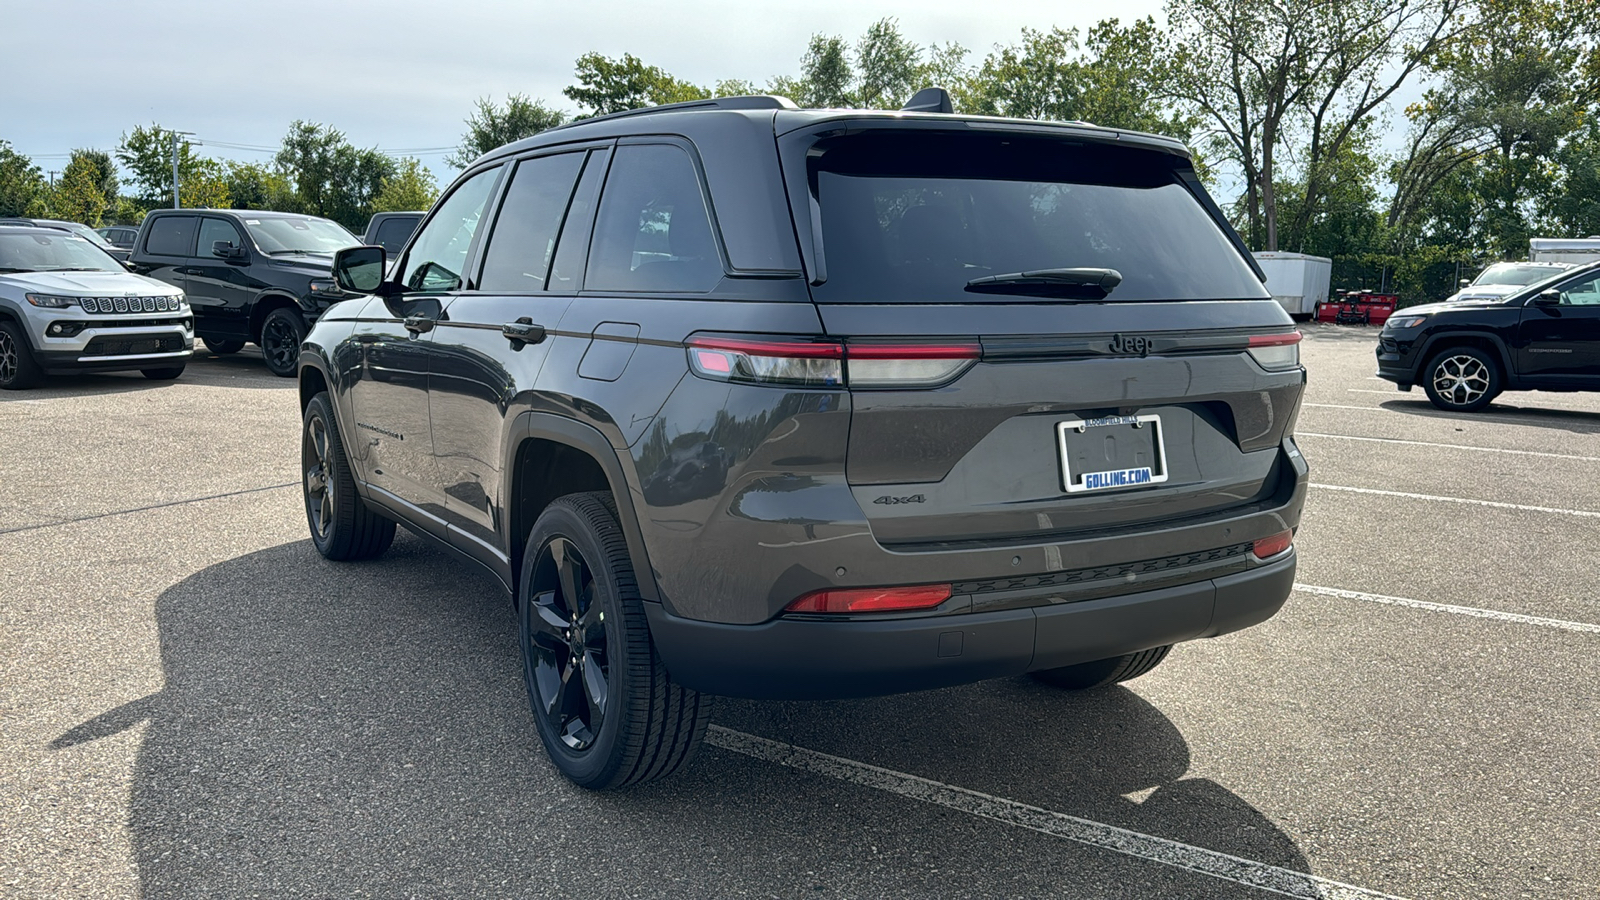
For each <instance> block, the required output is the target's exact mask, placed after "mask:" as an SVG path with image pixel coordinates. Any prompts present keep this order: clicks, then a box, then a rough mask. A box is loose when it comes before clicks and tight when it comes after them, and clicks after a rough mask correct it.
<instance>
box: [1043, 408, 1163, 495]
mask: <svg viewBox="0 0 1600 900" xmlns="http://www.w3.org/2000/svg"><path fill="white" fill-rule="evenodd" d="M1056 438H1057V443H1058V444H1059V445H1060V447H1061V481H1062V485H1063V486H1064V487H1065V488H1066V489H1067V493H1069V494H1076V493H1078V492H1079V491H1102V490H1111V489H1114V488H1131V487H1143V486H1144V485H1148V484H1160V483H1161V482H1163V481H1166V480H1167V449H1166V445H1165V443H1164V442H1163V440H1162V434H1161V417H1160V416H1107V417H1106V418H1103V419H1069V420H1068V421H1065V422H1060V423H1057V425H1056Z"/></svg>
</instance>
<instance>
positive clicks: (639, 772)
mask: <svg viewBox="0 0 1600 900" xmlns="http://www.w3.org/2000/svg"><path fill="white" fill-rule="evenodd" d="M615 510H616V508H615V507H614V506H613V505H612V500H611V496H610V495H609V494H605V493H583V494H568V495H567V496H565V497H560V498H557V499H556V500H555V501H554V502H552V503H551V504H550V505H549V506H548V507H546V508H545V510H544V512H542V513H541V514H540V515H539V519H538V521H536V522H535V523H534V525H533V530H532V532H531V533H530V534H529V535H528V542H527V545H526V546H527V550H526V552H525V554H524V556H523V560H524V562H523V566H522V572H521V576H520V579H519V588H518V597H519V598H520V603H519V608H518V616H519V625H520V627H519V631H520V635H521V642H522V662H523V678H524V680H525V681H526V683H527V687H528V703H529V705H530V706H531V707H532V709H533V718H534V724H535V726H536V727H537V728H538V731H539V739H540V741H541V742H542V743H543V744H544V748H545V753H546V754H547V755H548V756H549V757H550V761H551V762H552V763H554V764H555V766H556V768H557V769H559V770H560V771H561V774H562V775H564V776H566V777H567V778H568V779H569V780H571V781H572V782H573V783H575V784H577V785H579V786H580V787H585V788H590V789H593V790H608V789H611V788H619V787H624V786H627V785H631V784H639V783H641V782H645V781H652V780H654V779H657V778H661V777H664V776H666V775H670V774H672V773H673V772H676V771H677V770H678V769H680V768H681V767H683V766H684V765H685V764H686V763H688V762H689V760H690V759H692V758H693V757H694V753H695V751H696V750H697V749H698V748H699V746H700V743H701V740H702V739H703V738H704V737H705V732H706V726H707V725H708V724H709V723H710V721H711V698H710V697H708V696H704V695H701V694H699V693H697V692H695V691H692V690H689V689H688V688H685V687H682V686H681V685H678V684H674V683H673V682H672V680H671V679H670V678H669V677H668V675H667V670H666V667H665V666H664V665H663V664H662V662H661V658H660V656H658V655H657V654H656V650H655V645H654V644H653V643H652V642H651V639H650V623H649V621H648V620H647V619H646V618H645V612H644V606H643V601H642V600H641V599H640V597H639V589H638V584H637V582H636V581H635V579H634V574H633V563H632V560H631V557H630V556H629V554H628V544H627V541H626V539H624V538H623V536H622V528H621V526H619V525H618V524H617V516H616V511H615Z"/></svg>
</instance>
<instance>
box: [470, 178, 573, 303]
mask: <svg viewBox="0 0 1600 900" xmlns="http://www.w3.org/2000/svg"><path fill="white" fill-rule="evenodd" d="M583 156H584V155H583V154H582V153H562V154H559V155H557V156H541V157H537V158H535V159H527V160H523V161H522V162H520V163H518V164H517V169H516V171H515V172H513V173H512V176H511V184H510V185H509V186H508V187H507V188H506V192H505V198H504V199H503V200H501V201H500V211H499V212H498V213H496V214H495V221H494V230H493V231H491V232H490V233H489V237H488V249H487V250H486V251H485V252H484V257H483V274H482V276H481V277H479V279H478V287H479V289H480V290H485V291H501V292H523V291H542V290H544V281H545V275H546V274H547V273H548V272H549V271H550V257H551V256H553V255H554V254H555V248H556V234H557V233H558V232H560V230H561V219H562V217H563V216H564V215H566V212H567V201H568V200H570V199H571V198H572V187H573V185H574V184H576V183H577V181H578V169H579V168H580V167H582V165H583Z"/></svg>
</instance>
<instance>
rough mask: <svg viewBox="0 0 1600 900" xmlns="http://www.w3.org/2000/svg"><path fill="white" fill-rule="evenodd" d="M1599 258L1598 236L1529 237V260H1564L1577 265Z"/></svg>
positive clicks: (1599, 244)
mask: <svg viewBox="0 0 1600 900" xmlns="http://www.w3.org/2000/svg"><path fill="white" fill-rule="evenodd" d="M1597 259H1600V237H1586V238H1529V239H1528V261H1529V262H1564V263H1571V264H1572V265H1578V264H1579V263H1586V262H1594V261H1595V260H1597Z"/></svg>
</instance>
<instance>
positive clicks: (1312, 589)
mask: <svg viewBox="0 0 1600 900" xmlns="http://www.w3.org/2000/svg"><path fill="white" fill-rule="evenodd" d="M1294 589H1295V590H1297V591H1300V592H1301V593H1306V594H1320V595H1321V596H1324V597H1340V598H1343V599H1345V600H1365V601H1367V602H1368V603H1384V604H1387V605H1389V606H1409V607H1411V608H1412V609H1426V610H1429V611H1430V612H1443V613H1451V614H1453V615H1457V616H1472V617H1474V618H1478V619H1492V620H1494V621H1496V622H1514V623H1516V624H1518V625H1538V626H1539V627H1541V628H1559V629H1561V630H1562V631H1576V632H1579V633H1581V634H1600V625H1591V624H1589V623H1588V622H1569V621H1567V620H1566V619H1546V618H1543V617H1541V616H1524V615H1522V614H1520V613H1508V612H1501V611H1500V610H1497V609H1480V608H1478V607H1476V606H1455V605H1453V604H1450V603H1429V602H1428V601H1426V600H1412V599H1409V598H1407V597H1387V596H1384V595H1383V594H1366V593H1362V592H1361V591H1346V590H1343V589H1341V588H1331V587H1319V586H1317V585H1314V584H1298V583H1297V584H1296V585H1295V586H1294Z"/></svg>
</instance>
